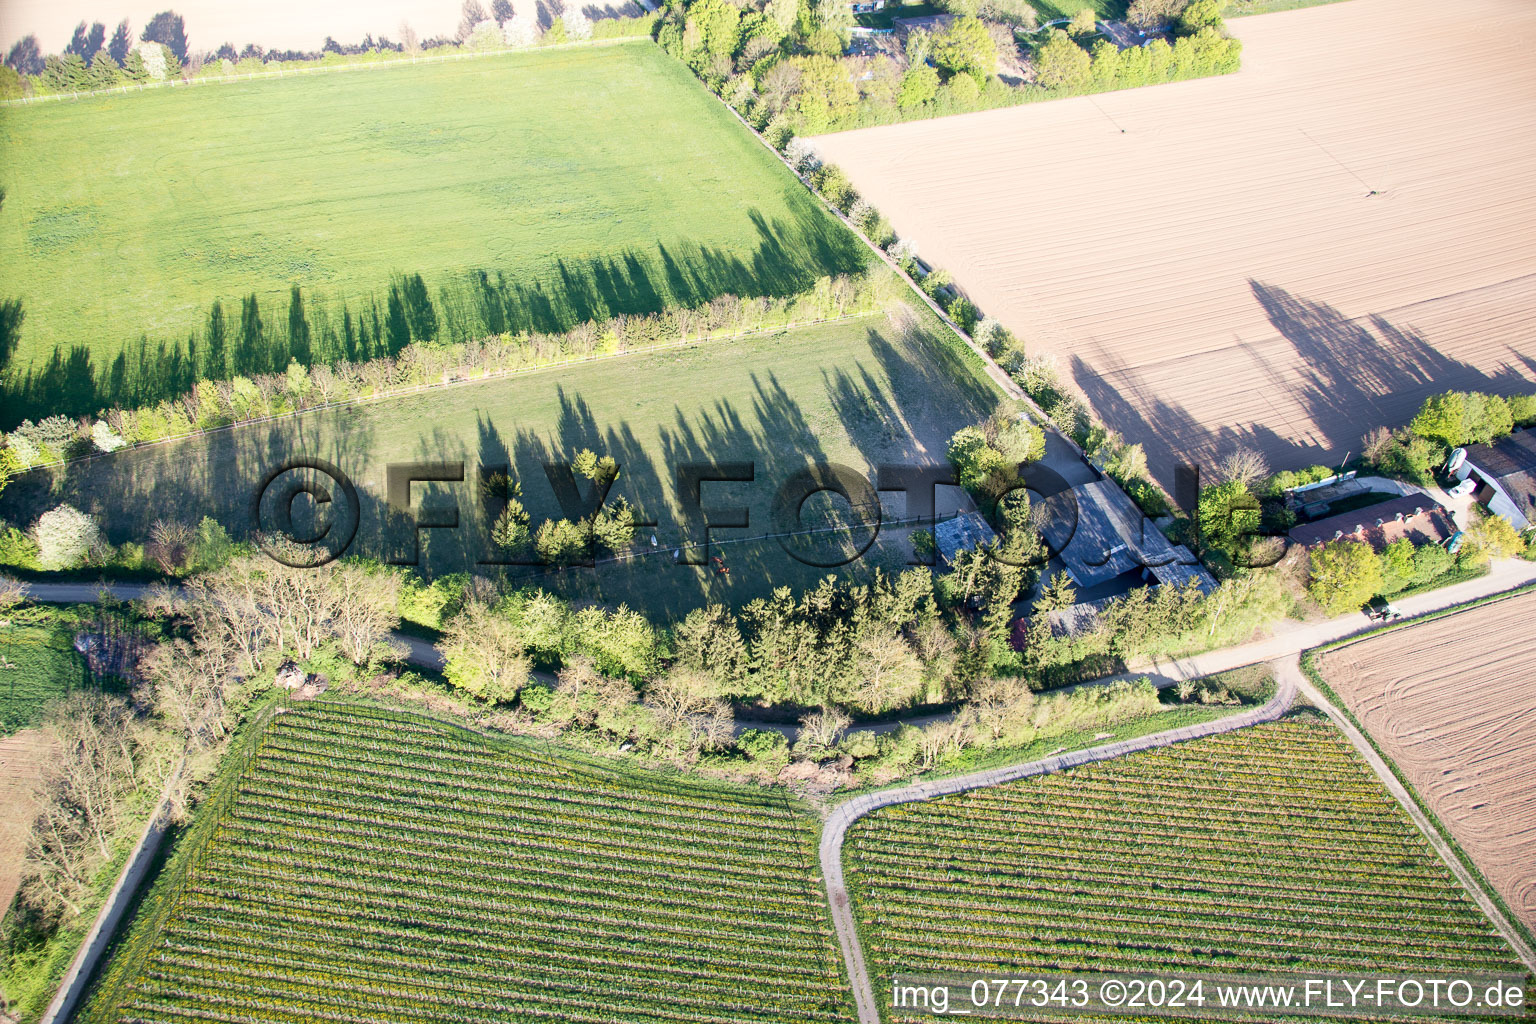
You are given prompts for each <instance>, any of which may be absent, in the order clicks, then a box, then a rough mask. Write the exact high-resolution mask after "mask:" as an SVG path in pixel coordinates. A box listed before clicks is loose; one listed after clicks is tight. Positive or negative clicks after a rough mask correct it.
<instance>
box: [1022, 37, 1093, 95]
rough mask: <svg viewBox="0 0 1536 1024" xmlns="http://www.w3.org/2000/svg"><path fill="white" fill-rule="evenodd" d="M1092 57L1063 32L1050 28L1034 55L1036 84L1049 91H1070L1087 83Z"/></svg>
mask: <svg viewBox="0 0 1536 1024" xmlns="http://www.w3.org/2000/svg"><path fill="white" fill-rule="evenodd" d="M1092 64H1093V61H1092V58H1090V57H1089V56H1088V51H1087V50H1084V49H1083V48H1082V47H1081V46H1078V45H1077V44H1076V43H1074V42H1073V41H1072V37H1071V36H1069V35H1067V34H1066V33H1065V32H1063V31H1061V30H1060V29H1051V33H1050V38H1048V39H1047V40H1046V41H1045V42H1044V43H1043V44H1042V45H1041V47H1040V49H1039V50H1037V51H1036V52H1035V81H1036V82H1038V83H1039V84H1040V85H1042V86H1044V87H1045V88H1047V89H1060V90H1063V91H1070V90H1073V89H1081V88H1082V87H1083V86H1084V85H1087V84H1088V78H1089V74H1090V71H1091V68H1092Z"/></svg>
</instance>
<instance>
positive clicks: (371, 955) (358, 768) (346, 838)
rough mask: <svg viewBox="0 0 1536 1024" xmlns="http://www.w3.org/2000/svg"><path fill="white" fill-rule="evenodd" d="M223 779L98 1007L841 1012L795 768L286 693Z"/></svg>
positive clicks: (695, 1016)
mask: <svg viewBox="0 0 1536 1024" xmlns="http://www.w3.org/2000/svg"><path fill="white" fill-rule="evenodd" d="M230 784H231V785H233V786H234V787H236V788H235V791H234V792H233V793H232V795H231V796H230V797H229V798H228V802H227V804H226V805H224V811H223V814H222V816H221V817H220V818H219V819H218V820H217V822H216V826H215V827H214V829H213V831H212V834H211V839H210V840H209V841H208V842H207V844H206V846H205V847H203V848H202V849H200V850H197V851H189V852H188V853H189V856H191V857H192V858H193V859H191V860H188V861H186V866H187V869H188V870H187V872H186V875H185V881H184V883H183V884H181V885H180V886H177V887H173V888H171V887H165V886H161V887H159V888H157V890H156V895H155V896H154V897H152V900H151V903H150V904H149V905H148V906H147V910H146V912H145V914H144V915H143V917H142V919H141V922H140V924H139V926H138V930H136V931H135V933H134V934H133V935H132V936H131V937H130V939H129V941H128V943H127V944H126V946H125V947H124V948H125V952H124V953H120V954H119V955H118V958H117V959H116V960H114V961H113V962H112V963H111V964H110V965H109V967H108V969H107V972H106V974H105V976H104V980H103V982H102V984H101V985H100V987H99V989H98V990H97V992H96V994H95V997H94V1001H93V1002H92V1004H91V1005H90V1007H89V1010H88V1012H87V1014H86V1016H85V1019H86V1020H88V1021H113V1020H119V1019H130V1020H134V1021H141V1022H146V1024H148V1022H155V1021H188V1020H207V1021H216V1020H226V1021H227V1020H262V1021H271V1022H281V1021H291V1022H295V1024H298V1022H309V1021H314V1020H320V1019H336V1020H342V1019H344V1020H347V1021H350V1022H353V1024H399V1022H406V1021H408V1022H413V1024H416V1022H420V1024H426V1022H439V1021H440V1022H454V1024H460V1022H487V1024H489V1022H500V1021H505V1022H514V1021H515V1022H526V1021H534V1020H551V1021H571V1022H593V1024H595V1022H614V1021H646V1022H657V1024H659V1022H665V1021H708V1022H712V1024H726V1022H738V1021H739V1022H746V1021H786V1022H788V1021H794V1022H803V1024H813V1022H819V1021H841V1020H846V1019H848V1017H849V1015H850V1013H849V1005H850V1004H849V1003H848V999H847V988H846V985H845V984H844V980H843V976H842V973H841V972H842V966H841V962H840V960H839V959H838V956H837V951H836V947H835V945H834V943H833V940H832V933H831V926H830V922H829V919H828V916H827V913H826V910H825V908H824V906H823V905H822V903H821V901H820V900H819V899H818V889H817V871H816V856H815V845H816V823H815V819H814V817H813V816H811V815H809V814H808V813H807V812H806V811H805V810H803V809H801V808H799V807H797V806H795V805H794V804H793V803H792V802H791V801H790V799H789V798H787V797H786V796H784V795H783V794H782V793H778V792H764V791H755V790H750V789H745V788H733V787H727V786H724V785H708V784H701V783H696V782H688V781H683V780H675V779H669V778H666V777H663V776H659V775H648V774H645V773H641V772H633V771H626V770H621V769H616V768H613V767H610V766H607V765H603V764H601V763H597V762H590V763H589V762H584V761H573V760H565V759H563V755H561V756H556V755H553V754H551V755H549V756H545V754H544V753H543V752H542V751H541V750H539V749H537V748H534V747H531V746H517V747H513V746H505V745H494V744H492V743H490V742H488V741H485V740H482V739H481V738H479V737H477V736H475V735H473V734H470V733H466V732H464V731H462V730H458V729H456V728H452V727H449V726H445V725H441V724H439V723H436V722H433V721H431V720H428V719H423V718H419V717H415V716H410V715H403V714H395V713H387V712H382V711H379V710H376V709H371V708H368V707H366V706H362V705H354V704H336V703H313V704H306V705H298V706H295V707H293V708H290V709H289V710H287V711H286V712H283V713H280V714H278V715H277V716H276V718H275V719H274V720H273V721H272V722H271V724H270V725H268V726H267V729H266V732H265V734H264V736H263V738H262V740H261V744H260V748H259V750H258V751H257V753H256V754H255V756H254V759H253V760H252V761H251V762H250V764H249V767H248V768H247V769H246V770H245V771H244V772H243V774H241V775H239V776H237V777H235V778H233V779H232V780H231V781H230ZM156 900H158V901H160V902H158V903H156V902H155V901H156ZM154 923H158V925H159V927H158V929H156V928H154V927H152V924H154Z"/></svg>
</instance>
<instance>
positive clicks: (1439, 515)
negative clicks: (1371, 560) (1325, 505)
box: [1288, 494, 1456, 552]
mask: <svg viewBox="0 0 1536 1024" xmlns="http://www.w3.org/2000/svg"><path fill="white" fill-rule="evenodd" d="M1455 533H1456V522H1455V520H1453V519H1452V518H1451V513H1450V510H1449V509H1447V508H1446V507H1445V506H1444V505H1441V504H1440V503H1439V502H1437V501H1436V500H1435V499H1433V498H1431V497H1430V496H1429V495H1427V494H1404V495H1400V496H1398V497H1396V498H1391V499H1388V500H1387V501H1383V502H1380V503H1378V504H1375V505H1367V506H1366V507H1365V508H1358V509H1355V510H1354V511H1352V512H1342V513H1340V514H1339V515H1336V516H1328V517H1327V518H1326V519H1318V520H1316V521H1315V522H1311V523H1302V524H1301V525H1300V526H1297V527H1295V528H1294V529H1292V530H1291V532H1290V533H1289V534H1288V536H1289V537H1290V539H1291V542H1292V543H1294V544H1299V545H1301V546H1302V547H1307V548H1310V547H1316V546H1317V545H1319V544H1327V543H1328V542H1329V541H1333V540H1346V539H1348V540H1363V541H1365V542H1366V543H1367V544H1369V545H1370V546H1371V547H1372V548H1374V549H1375V550H1376V551H1378V552H1379V551H1383V550H1385V549H1386V547H1387V545H1389V544H1391V543H1393V542H1394V541H1399V540H1411V541H1413V543H1414V545H1415V546H1420V545H1424V544H1444V543H1445V542H1446V541H1448V540H1450V539H1451V537H1453V536H1454V535H1455Z"/></svg>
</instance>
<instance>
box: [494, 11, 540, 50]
mask: <svg viewBox="0 0 1536 1024" xmlns="http://www.w3.org/2000/svg"><path fill="white" fill-rule="evenodd" d="M501 34H502V37H503V38H504V39H505V40H506V43H507V45H508V46H513V47H517V48H518V49H522V48H523V47H527V46H532V45H534V44H535V43H537V42H538V41H539V25H538V22H536V21H534V20H533V19H532V18H530V17H528V16H527V15H523V14H514V15H512V17H510V18H508V19H507V23H506V24H505V25H503V26H502V29H501Z"/></svg>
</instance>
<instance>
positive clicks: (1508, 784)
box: [1320, 594, 1536, 928]
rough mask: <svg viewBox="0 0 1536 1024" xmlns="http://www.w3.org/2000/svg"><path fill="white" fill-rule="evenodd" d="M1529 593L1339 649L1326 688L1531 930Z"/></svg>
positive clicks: (1535, 908) (1535, 845) (1533, 794)
mask: <svg viewBox="0 0 1536 1024" xmlns="http://www.w3.org/2000/svg"><path fill="white" fill-rule="evenodd" d="M1533 616H1536V594H1526V595H1524V596H1522V597H1516V598H1510V599H1509V600H1506V601H1500V602H1497V603H1495V604H1490V605H1484V606H1482V607H1480V608H1474V609H1472V610H1470V611H1466V612H1461V613H1458V614H1456V615H1450V616H1447V617H1445V618H1443V619H1437V620H1435V621H1433V622H1427V623H1425V624H1423V625H1420V626H1414V627H1412V628H1410V629H1405V630H1397V631H1394V632H1391V633H1387V634H1384V635H1382V636H1379V637H1374V638H1372V639H1369V640H1363V641H1361V642H1359V643H1355V644H1350V645H1349V646H1347V647H1343V648H1340V649H1339V650H1337V651H1333V652H1331V653H1329V654H1327V655H1325V656H1324V657H1323V658H1322V659H1321V662H1320V667H1321V668H1322V671H1323V675H1324V677H1325V678H1326V679H1327V680H1328V685H1329V686H1331V687H1333V689H1334V692H1335V693H1337V694H1338V695H1339V696H1340V697H1341V698H1342V699H1343V700H1344V702H1345V703H1346V704H1348V705H1349V710H1350V711H1352V712H1353V713H1354V715H1355V717H1356V719H1358V720H1359V721H1360V722H1361V723H1362V724H1364V726H1365V728H1366V729H1367V730H1369V732H1370V733H1371V735H1372V736H1373V737H1375V739H1376V742H1377V743H1379V744H1381V746H1382V748H1383V749H1384V750H1385V751H1386V753H1387V755H1388V756H1389V757H1391V758H1392V759H1393V760H1394V761H1396V762H1397V765H1398V767H1399V768H1401V769H1402V771H1403V772H1404V773H1405V774H1406V775H1407V776H1408V780H1409V781H1410V782H1412V783H1413V785H1414V788H1415V789H1417V790H1418V792H1419V795H1420V797H1421V798H1423V799H1424V800H1425V801H1426V802H1427V803H1428V804H1429V806H1430V808H1431V809H1432V810H1433V811H1434V812H1435V814H1436V815H1437V816H1439V818H1440V821H1441V822H1442V823H1443V824H1444V825H1445V827H1446V828H1448V829H1450V831H1451V834H1452V835H1454V836H1455V837H1456V841H1457V842H1458V843H1460V844H1461V846H1462V849H1464V850H1466V851H1467V854H1468V855H1469V856H1471V858H1472V860H1473V861H1474V862H1475V863H1476V864H1477V866H1478V867H1479V868H1480V869H1481V870H1482V872H1483V876H1484V877H1485V878H1487V879H1488V881H1489V882H1490V883H1492V885H1493V886H1494V888H1495V889H1496V890H1497V891H1498V893H1499V895H1500V896H1502V897H1503V899H1504V902H1505V903H1507V904H1508V905H1509V907H1510V909H1511V910H1513V911H1514V913H1515V915H1516V916H1517V917H1518V918H1520V920H1521V921H1522V922H1524V923H1525V925H1526V926H1527V927H1529V928H1536V688H1533V687H1532V685H1531V680H1532V679H1533V678H1536V631H1533V630H1532V629H1531V628H1530V623H1531V619H1532V617H1533Z"/></svg>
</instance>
